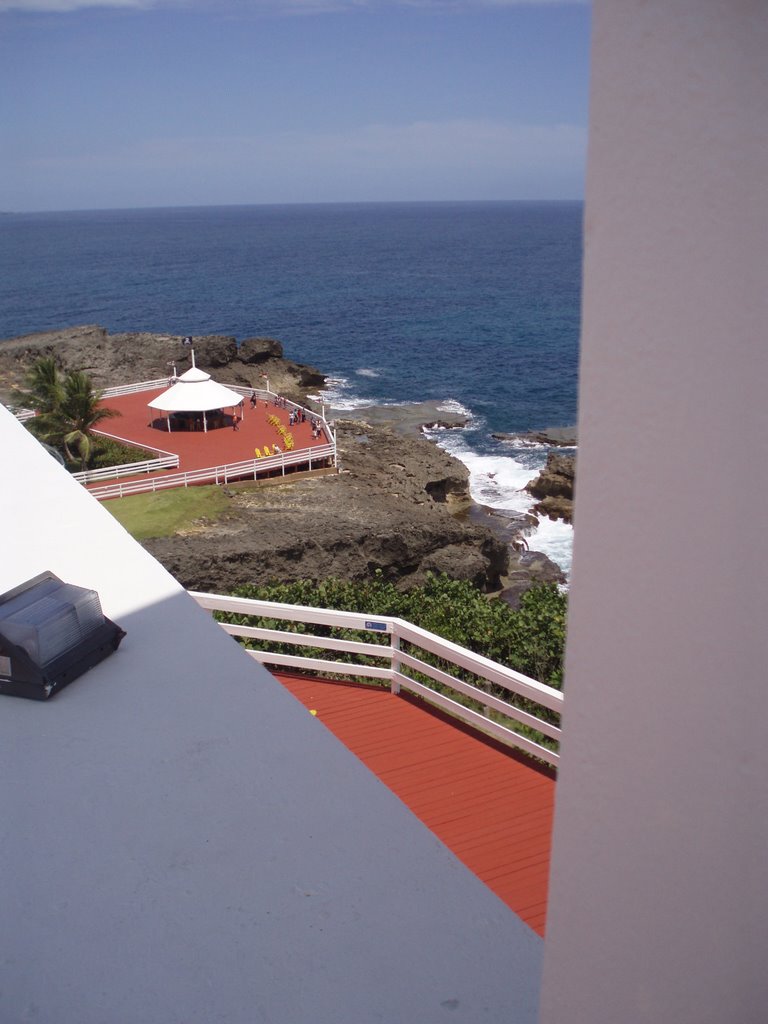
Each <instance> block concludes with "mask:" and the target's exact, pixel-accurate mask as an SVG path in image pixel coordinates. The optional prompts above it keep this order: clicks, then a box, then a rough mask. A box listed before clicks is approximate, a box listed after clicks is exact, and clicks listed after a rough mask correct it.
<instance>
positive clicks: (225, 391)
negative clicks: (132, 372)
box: [147, 352, 243, 430]
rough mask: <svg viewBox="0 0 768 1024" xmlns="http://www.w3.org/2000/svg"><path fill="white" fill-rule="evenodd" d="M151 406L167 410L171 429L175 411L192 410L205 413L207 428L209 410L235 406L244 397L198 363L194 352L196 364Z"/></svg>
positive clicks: (193, 363) (149, 403)
mask: <svg viewBox="0 0 768 1024" xmlns="http://www.w3.org/2000/svg"><path fill="white" fill-rule="evenodd" d="M147 404H148V405H149V408H150V409H158V410H159V411H160V412H164V413H166V415H167V418H168V429H169V430H170V429H171V413H172V412H189V413H198V412H201V413H202V414H203V429H204V430H207V429H208V421H207V418H206V415H205V414H206V413H207V412H211V411H212V410H213V409H230V408H231V409H232V410H233V412H234V410H235V409H236V408H237V406H239V405H242V404H243V396H242V395H239V394H238V393H237V392H236V391H230V389H229V388H226V387H224V385H223V384H217V383H216V381H215V380H212V379H211V375H210V373H206V372H205V370H201V369H200V368H199V367H197V366H195V354H194V352H193V353H192V366H191V367H190V369H189V370H187V371H186V373H182V375H181V376H180V377H179V378H178V380H177V381H176V383H175V384H173V385H171V387H169V388H168V390H167V391H164V392H163V393H162V395H158V396H157V398H153V399H152V401H151V402H148V403H147Z"/></svg>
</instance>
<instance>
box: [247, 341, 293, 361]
mask: <svg viewBox="0 0 768 1024" xmlns="http://www.w3.org/2000/svg"><path fill="white" fill-rule="evenodd" d="M238 358H239V359H240V361H241V362H243V363H263V362H264V361H265V360H266V359H282V358H283V346H282V344H281V343H280V342H279V341H277V340H276V339H275V338H246V339H245V340H244V341H241V342H240V349H239V351H238Z"/></svg>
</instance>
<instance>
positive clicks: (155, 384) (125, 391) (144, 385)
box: [100, 377, 171, 398]
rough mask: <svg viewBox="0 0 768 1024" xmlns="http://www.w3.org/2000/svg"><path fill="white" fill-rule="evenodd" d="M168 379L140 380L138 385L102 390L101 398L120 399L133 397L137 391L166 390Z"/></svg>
mask: <svg viewBox="0 0 768 1024" xmlns="http://www.w3.org/2000/svg"><path fill="white" fill-rule="evenodd" d="M169 380H171V378H170V377H158V378H157V380H142V381H139V383H138V384H121V385H120V386H119V387H116V388H104V390H103V391H101V392H100V394H101V397H102V398H120V396H121V395H135V394H136V393H137V392H139V391H156V390H157V388H167V387H168V381H169Z"/></svg>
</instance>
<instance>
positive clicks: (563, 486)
mask: <svg viewBox="0 0 768 1024" xmlns="http://www.w3.org/2000/svg"><path fill="white" fill-rule="evenodd" d="M575 474H576V458H575V456H573V455H559V454H557V453H555V452H550V453H549V455H547V464H546V466H545V467H544V469H543V470H542V471H541V473H539V475H538V476H537V477H536V479H535V480H532V481H531V482H530V483H529V484H527V485H526V488H525V489H526V490H527V491H528V492H529V493H530V494H532V495H533V497H534V498H538V499H539V501H538V502H537V504H536V505H534V507H533V509H534V512H537V513H539V514H540V515H544V516H548V517H549V518H550V519H563V520H565V522H566V523H570V522H572V521H573V491H574V478H575Z"/></svg>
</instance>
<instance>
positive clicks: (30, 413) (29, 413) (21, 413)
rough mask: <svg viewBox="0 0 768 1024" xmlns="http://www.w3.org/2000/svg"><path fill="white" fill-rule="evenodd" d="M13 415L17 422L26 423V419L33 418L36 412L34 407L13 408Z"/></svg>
mask: <svg viewBox="0 0 768 1024" xmlns="http://www.w3.org/2000/svg"><path fill="white" fill-rule="evenodd" d="M13 415H14V416H15V417H16V419H17V420H18V421H19V423H26V422H27V421H28V420H33V419H34V418H35V416H37V413H36V412H35V410H34V409H14V411H13Z"/></svg>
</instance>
